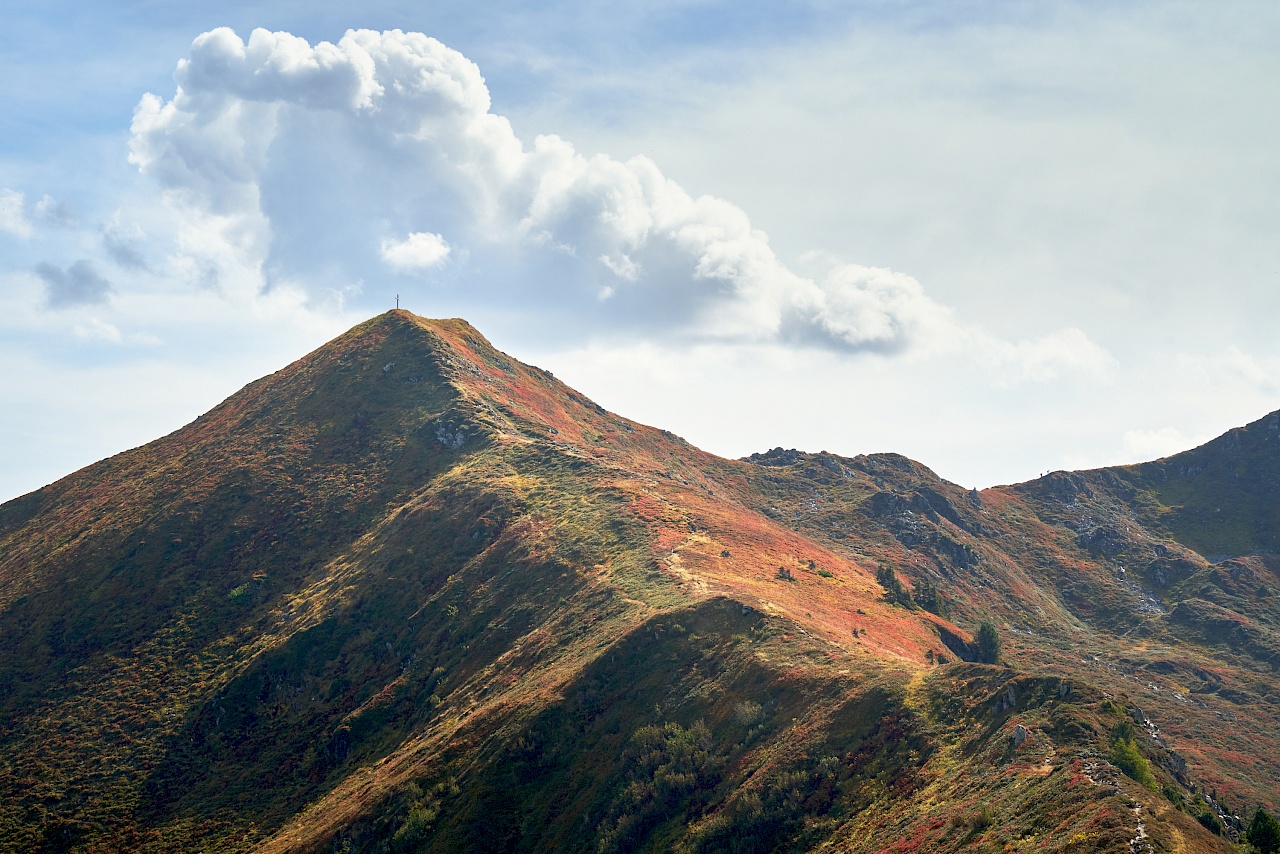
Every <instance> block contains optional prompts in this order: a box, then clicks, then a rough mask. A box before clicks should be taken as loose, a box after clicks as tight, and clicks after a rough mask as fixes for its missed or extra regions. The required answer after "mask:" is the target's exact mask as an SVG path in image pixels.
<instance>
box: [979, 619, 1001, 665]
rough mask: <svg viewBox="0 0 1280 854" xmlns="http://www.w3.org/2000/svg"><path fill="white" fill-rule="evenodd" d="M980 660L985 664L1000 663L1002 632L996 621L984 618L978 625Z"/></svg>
mask: <svg viewBox="0 0 1280 854" xmlns="http://www.w3.org/2000/svg"><path fill="white" fill-rule="evenodd" d="M977 641H978V661H981V662H982V663H984V664H999V663H1000V633H999V632H997V631H996V625H995V623H993V622H991V621H990V620H983V621H982V623H981V624H979V626H978V634H977Z"/></svg>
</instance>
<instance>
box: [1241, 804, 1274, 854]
mask: <svg viewBox="0 0 1280 854" xmlns="http://www.w3.org/2000/svg"><path fill="white" fill-rule="evenodd" d="M1245 839H1247V840H1249V844H1250V845H1252V846H1253V847H1254V848H1256V849H1258V851H1259V852H1261V854H1276V852H1278V851H1280V821H1277V820H1276V817H1275V816H1273V815H1272V814H1271V813H1269V812H1267V811H1266V810H1264V809H1263V808H1262V807H1258V810H1257V812H1255V813H1254V814H1253V820H1252V821H1250V822H1249V830H1248V831H1247V832H1246V833H1245Z"/></svg>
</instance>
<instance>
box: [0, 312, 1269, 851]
mask: <svg viewBox="0 0 1280 854" xmlns="http://www.w3.org/2000/svg"><path fill="white" fill-rule="evenodd" d="M1268 441H1269V440H1268ZM1251 442H1252V439H1251V438H1248V437H1245V439H1242V440H1241V447H1242V448H1246V449H1247V448H1250V447H1252V445H1251V444H1250V443H1251ZM1264 444H1265V443H1264ZM1215 453H1216V451H1215ZM1251 453H1252V452H1251ZM1215 459H1216V458H1215ZM1211 462H1212V461H1211ZM1164 463H1165V464H1167V463H1168V461H1164ZM1224 464H1225V463H1224ZM1218 465H1219V463H1218V462H1213V466H1218ZM1213 466H1210V467H1209V468H1206V469H1205V471H1206V472H1207V471H1210V470H1211V469H1212V470H1213V471H1218V469H1217V468H1213ZM1222 470H1223V471H1228V469H1226V468H1224V469H1222ZM1155 471H1156V470H1155V469H1153V470H1152V471H1151V472H1146V470H1138V469H1135V470H1132V471H1130V470H1124V471H1120V470H1117V471H1116V472H1103V473H1097V472H1095V473H1077V474H1073V475H1063V476H1061V477H1055V478H1051V479H1049V480H1048V481H1046V482H1045V483H1043V484H1039V485H1038V486H1037V487H1035V488H1030V487H1013V488H999V489H992V490H987V491H986V492H983V493H981V494H978V493H977V492H973V491H966V490H964V489H962V488H960V487H958V486H956V485H955V484H951V483H947V482H946V481H943V480H942V479H940V478H938V477H937V475H935V474H934V473H933V472H932V471H930V470H929V469H928V468H926V467H925V466H923V465H920V464H918V463H915V462H913V461H911V460H909V459H907V458H905V457H902V456H899V455H896V454H873V455H868V456H859V457H855V458H844V457H840V456H838V455H835V454H828V453H825V452H824V453H820V454H805V453H800V452H797V451H787V450H784V449H781V448H777V449H774V450H773V451H770V452H768V453H766V454H761V455H754V456H753V457H752V458H748V459H747V460H745V461H743V460H726V459H721V458H719V457H716V456H713V455H711V454H707V453H705V452H703V451H700V450H698V449H697V448H694V447H692V446H690V445H689V444H688V443H686V442H683V441H682V440H680V439H679V438H678V437H676V436H674V435H673V434H671V433H669V432H667V431H663V430H659V429H655V428H652V427H646V426H644V425H640V424H636V423H635V422H632V421H629V420H627V419H625V418H623V417H621V416H618V415H616V414H614V413H611V412H608V411H606V410H605V409H604V408H602V407H600V406H598V405H597V404H595V403H593V402H592V401H590V400H588V399H587V398H586V397H584V396H582V395H581V394H579V393H578V392H576V391H574V390H573V389H571V388H569V387H568V386H566V385H565V384H563V383H562V382H560V381H559V380H557V379H556V378H555V377H553V376H552V375H551V374H550V373H549V372H547V371H544V370H541V369H539V368H536V367H532V366H530V365H526V364H523V363H522V362H520V361H518V360H516V359H514V358H512V357H511V356H508V355H507V354H505V353H502V352H500V351H498V350H497V349H496V348H494V347H493V346H492V345H491V344H490V343H489V342H488V341H487V340H486V339H485V338H484V336H482V335H481V334H480V333H479V332H477V331H476V330H475V329H474V328H473V327H472V326H471V325H470V324H468V323H466V322H465V321H463V320H460V319H443V320H435V319H427V318H422V317H418V316H416V315H414V314H412V313H410V312H408V311H404V310H395V311H389V312H386V313H384V314H381V315H378V316H377V317H374V318H371V319H369V320H368V321H366V322H364V323H362V324H360V325H358V326H356V327H355V328H353V329H352V330H350V331H349V332H347V333H345V334H343V335H341V336H339V337H337V338H335V339H334V340H333V341H331V342H329V343H328V344H326V345H324V346H322V347H320V348H318V349H317V350H315V351H314V352H312V353H310V354H308V355H307V356H304V357H303V358H301V359H299V360H298V361H296V362H294V363H293V364H291V365H289V366H287V367H285V368H283V369H281V370H280V371H278V372H276V373H274V374H272V375H270V376H268V377H264V378H262V379H260V380H258V381H256V382H253V383H250V384H249V385H248V386H246V387H245V388H244V389H242V390H240V391H239V392H237V393H236V394H234V395H232V396H231V397H230V398H228V399H227V400H226V401H224V402H223V403H221V404H219V405H218V406H217V407H215V408H214V409H212V410H211V411H210V412H209V413H207V414H206V415H204V416H201V417H200V418H199V419H197V420H196V421H195V422H193V423H192V424H190V425H187V426H186V427H184V428H182V429H181V430H179V431H177V432H175V433H173V434H171V435H169V436H166V437H163V438H161V439H158V440H156V441H155V442H152V443H149V444H148V445H145V446H143V447H140V448H136V449H134V450H132V451H128V452H125V453H123V454H119V455H117V456H115V457H112V458H111V459H108V460H104V461H102V462H100V463H97V464H95V465H93V466H90V467H88V468H86V469H84V470H82V471H80V472H76V473H75V474H73V475H72V476H70V477H68V478H64V479H63V480H61V481H59V482H58V483H55V484H52V485H50V486H48V487H45V488H44V489H42V490H39V491H37V492H36V493H33V494H32V495H30V496H26V497H24V498H23V499H20V500H18V501H14V502H9V503H8V504H5V505H0V847H6V848H13V849H15V850H68V849H70V848H74V847H76V846H81V847H84V848H86V849H87V850H119V851H161V850H203V849H217V850H227V851H248V850H261V851H280V852H285V851H322V850H367V851H380V850H393V851H413V850H442V851H455V850H456V851H461V850H513V849H528V850H534V849H537V850H592V851H622V850H638V849H651V850H668V849H674V850H689V851H699V850H700V851H714V850H729V849H730V848H741V849H743V850H804V849H807V848H812V847H815V846H821V845H824V844H827V843H831V844H840V845H846V847H848V848H849V850H883V849H886V848H888V847H889V846H891V845H893V844H895V843H896V842H899V841H900V840H903V839H911V840H913V843H912V844H913V845H915V846H916V849H917V850H955V849H956V848H957V847H961V846H964V845H966V844H968V843H969V842H970V841H980V842H982V844H988V845H996V844H997V843H1001V842H1007V840H1008V839H1010V838H1028V837H1030V836H1033V835H1034V836H1036V838H1037V840H1038V844H1041V843H1043V844H1044V845H1046V846H1048V847H1052V848H1064V849H1065V848H1072V849H1073V850H1074V849H1075V848H1080V847H1081V846H1080V844H1079V843H1080V842H1081V841H1082V840H1084V841H1087V842H1088V843H1089V844H1088V845H1085V846H1084V847H1083V848H1082V850H1096V851H1104V850H1120V849H1121V848H1125V847H1127V846H1129V842H1130V840H1133V839H1139V840H1140V839H1143V838H1146V837H1145V836H1143V835H1142V834H1146V835H1147V836H1150V837H1151V838H1153V839H1158V840H1165V841H1168V840H1174V839H1183V840H1186V841H1187V844H1188V845H1190V846H1192V847H1195V848H1196V850H1206V851H1212V850H1224V849H1223V847H1222V845H1221V844H1220V838H1219V837H1215V836H1213V835H1211V834H1210V833H1209V831H1208V830H1206V829H1205V827H1206V826H1209V825H1210V823H1209V821H1208V819H1209V817H1210V816H1211V815H1212V818H1213V821H1216V822H1218V826H1220V827H1223V828H1224V832H1228V833H1229V832H1233V831H1235V830H1238V825H1233V824H1232V823H1231V822H1232V817H1231V816H1230V815H1229V814H1227V813H1226V811H1225V809H1223V808H1222V807H1221V806H1220V805H1219V804H1218V803H1217V801H1216V798H1215V801H1214V805H1212V806H1211V805H1210V804H1209V802H1208V801H1205V800H1204V799H1203V798H1201V799H1200V800H1195V798H1196V795H1195V793H1196V792H1198V791H1209V790H1211V787H1212V789H1217V790H1218V791H1221V792H1223V793H1226V794H1229V795H1230V797H1231V799H1232V801H1233V802H1243V801H1246V800H1247V801H1250V802H1257V801H1258V800H1259V799H1260V798H1263V797H1270V794H1269V792H1270V789H1269V788H1268V784H1267V782H1266V781H1268V780H1270V779H1271V778H1272V776H1273V774H1272V772H1273V771H1274V765H1275V762H1274V760H1273V757H1274V756H1275V755H1277V752H1278V751H1276V750H1275V749H1273V748H1275V747H1276V746H1277V743H1278V742H1280V736H1277V735H1276V733H1277V732H1280V727H1275V726H1272V725H1271V724H1272V723H1273V722H1274V712H1272V711H1271V709H1272V705H1270V704H1268V703H1265V702H1262V700H1261V698H1262V697H1264V696H1266V697H1274V696H1280V688H1278V687H1277V686H1276V685H1275V684H1274V679H1273V677H1272V676H1271V675H1270V674H1271V672H1272V671H1271V669H1270V668H1271V667H1272V666H1273V665H1274V663H1275V661H1280V653H1276V652H1275V650H1277V649H1280V643H1277V642H1275V636H1274V631H1273V623H1274V622H1275V621H1274V615H1273V613H1272V611H1273V610H1274V608H1273V605H1272V599H1271V598H1269V597H1270V593H1267V594H1265V595H1264V594H1263V593H1262V592H1260V591H1261V590H1262V589H1263V588H1264V587H1266V584H1267V583H1268V582H1267V581H1266V578H1267V573H1268V572H1270V570H1269V569H1268V563H1267V559H1257V560H1239V561H1234V562H1232V563H1230V564H1229V565H1223V566H1211V565H1208V563H1207V562H1206V560H1205V558H1204V557H1201V556H1198V555H1196V554H1194V553H1193V552H1191V551H1190V550H1189V549H1187V548H1185V547H1183V546H1180V545H1179V544H1178V542H1176V541H1175V540H1172V539H1168V536H1167V534H1166V533H1164V529H1161V528H1160V527H1159V525H1158V524H1157V521H1158V520H1157V521H1148V520H1146V518H1145V517H1143V516H1142V513H1145V512H1148V511H1149V510H1151V507H1152V506H1155V505H1153V504H1151V502H1147V503H1145V504H1144V503H1143V502H1144V501H1145V500H1146V499H1144V498H1143V497H1142V496H1150V495H1152V494H1154V493H1152V492H1151V490H1152V489H1155V488H1156V487H1153V486H1149V485H1146V484H1144V483H1141V482H1139V481H1140V479H1141V478H1142V477H1149V478H1150V479H1151V481H1152V483H1154V482H1155V480H1156V479H1157V478H1156V475H1155V473H1154V472H1155ZM1162 471H1164V472H1165V475H1164V476H1165V481H1164V482H1165V483H1169V484H1172V483H1175V481H1176V482H1177V483H1181V482H1183V481H1186V482H1191V481H1193V480H1196V479H1197V478H1201V477H1202V476H1203V475H1202V474H1200V473H1193V472H1190V471H1188V472H1182V473H1180V474H1178V475H1177V477H1176V478H1175V477H1174V476H1173V475H1172V474H1170V473H1169V471H1168V468H1167V465H1166V467H1165V469H1162ZM1213 477H1215V478H1218V479H1219V480H1221V479H1222V478H1220V477H1219V475H1213ZM1126 478H1128V480H1126ZM1179 478H1181V480H1178V479H1179ZM1228 480H1229V478H1228ZM1196 482H1197V483H1198V482H1199V481H1198V480H1197V481H1196ZM1214 482H1215V483H1217V482H1218V481H1214ZM1227 482H1228V481H1227V480H1223V481H1222V483H1224V484H1225V483H1227ZM1223 488H1225V486H1224V487H1223ZM1126 490H1127V491H1126ZM1160 494H1162V495H1163V494H1164V493H1160ZM1156 504H1158V502H1156ZM1157 510H1160V508H1159V507H1157ZM1161 512H1163V511H1161ZM1157 515H1159V513H1157ZM1167 516H1168V513H1164V516H1162V517H1161V518H1164V517H1167ZM1162 585H1163V586H1162ZM1267 589H1268V590H1269V588H1267ZM984 621H986V622H989V623H990V624H991V625H993V626H995V627H996V630H997V633H998V637H1000V638H1002V639H1003V643H1004V653H1003V656H1004V664H1007V665H1011V666H1003V665H1000V664H996V665H991V664H986V665H982V664H972V663H966V661H965V660H968V659H974V658H975V657H977V656H978V655H979V654H982V655H985V656H987V657H988V658H999V657H1000V656H999V655H992V654H991V650H990V647H989V646H988V647H985V648H982V649H980V648H979V647H978V646H977V645H976V644H975V643H974V642H973V640H972V639H971V638H972V635H971V632H972V631H973V630H974V629H976V628H977V627H978V625H979V624H980V623H982V622H984ZM1214 644H1222V645H1224V646H1221V647H1218V646H1215V645H1214ZM1157 653H1158V658H1156V657H1155V656H1156V655H1157ZM1117 657H1119V658H1117ZM1112 659H1117V661H1114V662H1113V660H1112ZM1135 672H1136V673H1139V674H1140V678H1139V676H1135V675H1134V674H1135ZM1199 674H1205V675H1204V676H1201V675H1199ZM1193 680H1194V681H1193ZM1210 683H1212V684H1210ZM1143 685H1147V686H1155V687H1153V688H1150V689H1148V688H1144V687H1143ZM1193 691H1194V692H1195V694H1194V696H1195V697H1196V698H1198V701H1199V702H1198V703H1196V704H1193V703H1190V702H1188V701H1187V700H1186V697H1187V696H1188V695H1190V694H1191V692H1193ZM1138 692H1141V693H1140V694H1139V693H1138ZM1131 695H1132V696H1131ZM1250 698H1254V699H1257V700H1258V702H1257V703H1253V702H1252V700H1251V699H1250ZM1238 703H1246V704H1249V705H1248V707H1249V709H1250V710H1251V714H1253V715H1255V716H1257V717H1258V719H1259V720H1261V721H1263V725H1260V726H1257V727H1254V728H1253V729H1251V730H1250V731H1249V732H1250V737H1251V738H1253V739H1255V740H1257V741H1258V742H1260V743H1261V744H1262V745H1263V746H1262V748H1257V749H1256V750H1255V753H1256V756H1257V762H1258V765H1257V767H1259V768H1262V769H1263V771H1262V772H1260V773H1261V774H1262V777H1261V778H1255V777H1254V776H1251V775H1254V774H1255V773H1257V772H1255V771H1252V770H1248V768H1252V767H1254V766H1248V768H1246V767H1245V766H1243V765H1241V763H1239V762H1236V761H1235V759H1234V758H1233V757H1237V756H1238V755H1240V753H1239V751H1240V750H1241V749H1244V748H1242V747H1241V745H1240V744H1238V743H1234V742H1233V743H1232V744H1231V745H1229V749H1227V750H1224V751H1222V752H1221V753H1220V754H1219V753H1215V752H1213V748H1212V745H1213V744H1216V743H1217V742H1216V741H1214V740H1213V739H1214V738H1217V737H1218V736H1219V735H1220V734H1221V733H1220V729H1221V724H1222V722H1223V721H1225V720H1228V719H1227V718H1226V717H1225V715H1226V713H1227V711H1228V705H1225V704H1230V705H1232V706H1234V705H1236V704H1238ZM1130 707H1132V708H1134V709H1137V711H1136V712H1128V711H1127V710H1128V709H1129V708H1130ZM1155 720H1160V721H1169V722H1170V723H1171V724H1172V723H1173V722H1175V721H1176V722H1177V732H1178V736H1177V738H1179V739H1184V740H1187V747H1188V750H1187V752H1186V753H1185V754H1178V753H1176V752H1174V749H1175V747H1177V748H1178V749H1181V748H1182V742H1181V741H1179V743H1178V744H1177V745H1174V744H1172V743H1171V741H1165V740H1162V739H1156V738H1154V735H1156V734H1158V732H1159V730H1158V727H1157V726H1156V724H1155V723H1154V722H1153V721H1155ZM1126 721H1128V722H1130V724H1131V726H1130V729H1129V730H1123V729H1120V730H1117V727H1122V724H1123V722H1126ZM1169 729H1170V730H1171V731H1172V730H1174V726H1172V725H1171V726H1169ZM1116 731H1122V732H1130V733H1132V734H1133V738H1134V739H1137V741H1136V742H1132V743H1127V745H1126V747H1125V750H1127V751H1130V753H1131V752H1132V751H1135V750H1138V751H1140V753H1141V756H1142V757H1143V758H1142V760H1141V762H1142V764H1138V765H1136V766H1135V767H1142V768H1146V767H1147V763H1149V765H1150V768H1151V769H1154V770H1153V771H1151V772H1150V773H1153V774H1155V775H1157V776H1158V779H1159V782H1160V784H1162V785H1163V786H1164V787H1165V788H1164V791H1165V792H1166V793H1173V795H1176V796H1177V799H1181V803H1182V804H1183V808H1182V809H1176V808H1173V807H1171V806H1170V801H1169V800H1168V799H1167V798H1166V797H1165V795H1163V794H1153V792H1152V791H1151V790H1149V789H1148V788H1145V787H1144V785H1141V784H1139V783H1138V782H1137V781H1130V780H1129V779H1128V777H1123V776H1122V775H1121V774H1120V772H1119V771H1118V770H1117V768H1115V767H1113V766H1112V765H1110V764H1108V763H1107V762H1106V760H1105V758H1104V757H1106V756H1109V755H1111V754H1110V753H1109V751H1111V750H1112V747H1113V745H1112V743H1111V742H1110V741H1108V739H1109V737H1110V736H1109V735H1108V734H1109V733H1113V732H1116ZM1145 733H1151V734H1153V737H1151V738H1148V737H1147V736H1146V735H1144V734H1145ZM1131 741H1132V740H1131ZM1255 747H1256V746H1255ZM1130 753H1126V756H1127V757H1129V759H1130V760H1131V759H1132V756H1131V755H1130ZM1269 757H1272V758H1269ZM1126 761H1128V760H1126ZM1133 762H1135V763H1136V762H1137V760H1133ZM1242 768H1243V769H1245V770H1241V769H1242ZM1268 775H1271V776H1268ZM1153 779H1154V778H1153ZM1260 780H1261V782H1260ZM1173 795H1170V797H1172V796H1173ZM1175 800H1176V799H1175ZM975 802H977V803H987V804H989V805H990V810H989V811H988V812H983V813H981V814H980V815H976V816H975V815H973V814H972V805H973V804H974V803H975ZM1135 804H1136V805H1137V806H1136V807H1135V806H1134V805H1135ZM1135 810H1137V811H1136V812H1135ZM1196 810H1199V811H1200V812H1199V814H1200V815H1201V816H1202V818H1203V821H1197V820H1196V819H1195V818H1193V817H1192V813H1193V812H1194V811H1196ZM1206 811H1211V813H1210V812H1206ZM963 828H967V830H966V831H964V832H961V830H962V829H963ZM1140 828H1141V829H1140ZM966 833H967V835H965V834H966ZM979 837H981V839H979ZM1162 844H1163V843H1162Z"/></svg>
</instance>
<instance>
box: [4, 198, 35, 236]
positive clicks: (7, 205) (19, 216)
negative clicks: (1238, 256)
mask: <svg viewBox="0 0 1280 854" xmlns="http://www.w3.org/2000/svg"><path fill="white" fill-rule="evenodd" d="M0 231H4V232H8V233H9V234H12V235H14V236H16V237H22V238H27V237H30V236H31V234H32V229H31V223H30V222H29V221H28V220H27V214H26V210H25V208H24V196H23V194H22V193H19V192H18V191H17V190H9V189H4V190H0Z"/></svg>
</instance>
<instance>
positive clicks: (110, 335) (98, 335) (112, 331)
mask: <svg viewBox="0 0 1280 854" xmlns="http://www.w3.org/2000/svg"><path fill="white" fill-rule="evenodd" d="M72 331H73V332H74V333H75V336H76V337H77V338H80V339H82V340H85V341H105V342H107V343H108V344H119V343H121V342H123V341H124V336H123V335H121V334H120V330H119V329H117V328H116V327H115V325H114V324H111V323H107V322H106V321H104V320H99V319H98V318H96V317H91V318H89V319H88V320H86V321H84V322H82V323H77V324H76V325H75V326H74V327H73V328H72Z"/></svg>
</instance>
